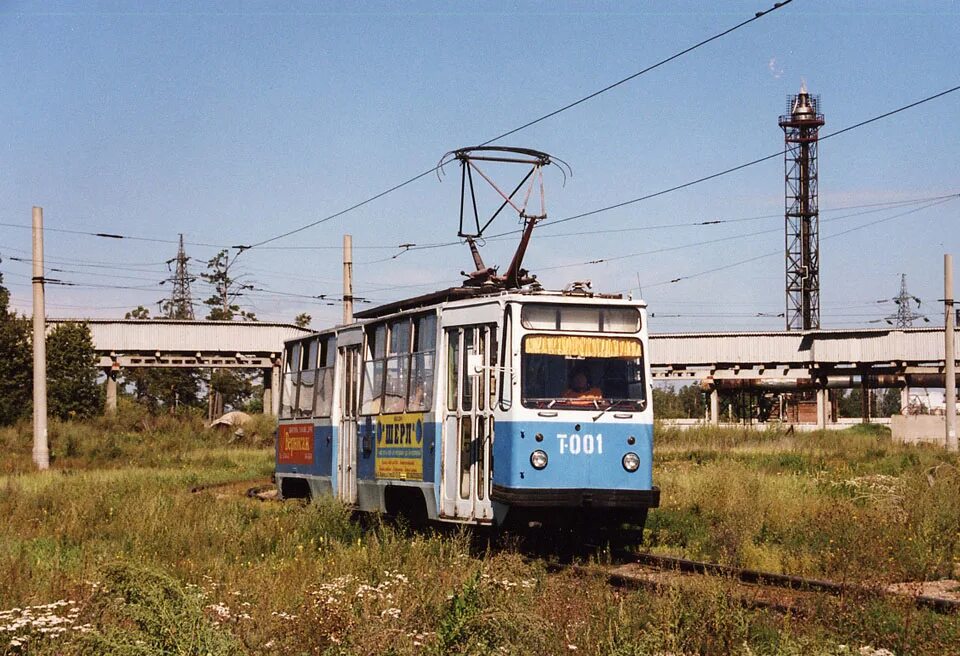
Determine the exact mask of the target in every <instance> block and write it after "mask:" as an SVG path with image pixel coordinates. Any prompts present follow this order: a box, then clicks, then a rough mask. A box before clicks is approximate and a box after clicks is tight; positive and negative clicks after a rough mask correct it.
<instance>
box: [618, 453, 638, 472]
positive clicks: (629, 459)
mask: <svg viewBox="0 0 960 656" xmlns="http://www.w3.org/2000/svg"><path fill="white" fill-rule="evenodd" d="M621 462H622V463H623V468H624V469H626V470H627V471H628V472H635V471H637V470H638V469H640V456H638V455H637V454H636V453H633V452H632V451H631V452H630V453H628V454H626V455H625V456H623V460H622V461H621Z"/></svg>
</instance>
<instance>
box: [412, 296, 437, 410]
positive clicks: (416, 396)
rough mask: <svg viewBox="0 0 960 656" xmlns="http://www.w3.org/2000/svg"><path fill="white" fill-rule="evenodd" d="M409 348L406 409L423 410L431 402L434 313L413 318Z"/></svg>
mask: <svg viewBox="0 0 960 656" xmlns="http://www.w3.org/2000/svg"><path fill="white" fill-rule="evenodd" d="M411 349H412V353H411V354H410V389H409V391H408V392H407V410H408V411H410V412H425V411H427V410H429V409H430V407H431V406H432V404H433V372H434V368H435V362H436V356H437V317H436V315H428V316H425V317H417V318H415V319H414V320H413V343H412V345H411Z"/></svg>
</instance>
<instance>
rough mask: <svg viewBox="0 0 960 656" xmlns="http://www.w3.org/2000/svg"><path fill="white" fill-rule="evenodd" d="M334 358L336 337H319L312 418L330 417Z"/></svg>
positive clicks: (335, 354)
mask: <svg viewBox="0 0 960 656" xmlns="http://www.w3.org/2000/svg"><path fill="white" fill-rule="evenodd" d="M336 356H337V343H336V337H334V336H333V335H326V336H324V337H321V338H320V353H319V359H318V360H317V363H318V368H317V375H316V379H317V382H316V389H317V399H316V402H315V405H314V408H313V413H314V416H317V417H329V416H330V408H331V406H332V404H333V367H334V363H335V362H336Z"/></svg>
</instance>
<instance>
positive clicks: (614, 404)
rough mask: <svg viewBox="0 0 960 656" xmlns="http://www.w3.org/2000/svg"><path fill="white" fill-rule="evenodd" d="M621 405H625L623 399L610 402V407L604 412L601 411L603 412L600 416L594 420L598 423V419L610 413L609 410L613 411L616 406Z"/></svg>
mask: <svg viewBox="0 0 960 656" xmlns="http://www.w3.org/2000/svg"><path fill="white" fill-rule="evenodd" d="M621 403H623V399H614V400H613V401H611V402H610V405H608V406H607V407H606V408H604V409H603V410H601V411H600V414H598V415H597V416H596V417H594V418H593V420H594V421H596V420H597V419H599V418H600V417H602V416H603V415H605V414H607V411H608V410H611V409H612V408H613V407H614V406H617V405H620V404H621Z"/></svg>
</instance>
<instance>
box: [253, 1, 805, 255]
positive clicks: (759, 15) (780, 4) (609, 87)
mask: <svg viewBox="0 0 960 656" xmlns="http://www.w3.org/2000/svg"><path fill="white" fill-rule="evenodd" d="M792 1H793V0H781V1H780V2H777V3H775V4H774V5H773V6H772V7H770V8H769V9H766V10H763V11H758V12H756V13H755V14H754V15H753V16H752V17H751V18H749V19H747V20H745V21H742V22H740V23H738V24H737V25H734V26H733V27H730V28H727V29H725V30H723V31H722V32H719V33H717V34H715V35H713V36H711V37H709V38H707V39H704V40H702V41H700V42H699V43H696V44H694V45H692V46H689V47H687V48H684V49H683V50H681V51H679V52H677V53H675V54H673V55H671V56H669V57H667V58H665V59H663V60H661V61H658V62H657V63H655V64H652V65H650V66H648V67H646V68H644V69H643V70H640V71H637V72H636V73H633V74H632V75H629V76H627V77H625V78H623V79H621V80H618V81H617V82H614V83H613V84H610V85H607V86H606V87H604V88H602V89H599V90H597V91H594V92H593V93H590V94H588V95H586V96H584V97H582V98H580V99H578V100H576V101H574V102H571V103H568V104H567V105H564V106H563V107H560V108H559V109H556V110H553V111H552V112H549V113H547V114H544V115H543V116H540V117H538V118H536V119H534V120H532V121H528V122H527V123H525V124H523V125H521V126H518V127H516V128H513V129H511V130H508V131H506V132H503V133H502V134H499V135H497V136H496V137H493V138H492V139H488V140H486V141H484V142H482V143H481V145H484V146H485V145H489V144H492V143H494V142H496V141H499V140H500V139H503V138H504V137H507V136H510V135H512V134H516V133H517V132H520V131H521V130H524V129H526V128H528V127H530V126H532V125H536V124H537V123H540V122H542V121H545V120H547V119H548V118H551V117H553V116H556V115H557V114H560V113H562V112H565V111H567V110H569V109H572V108H573V107H576V106H577V105H580V104H582V103H584V102H587V101H589V100H591V99H593V98H596V97H597V96H600V95H602V94H604V93H606V92H607V91H610V90H612V89H615V88H616V87H618V86H620V85H622V84H625V83H627V82H629V81H631V80H634V79H636V78H638V77H640V76H641V75H644V74H645V73H648V72H650V71H652V70H654V69H656V68H659V67H660V66H663V65H664V64H667V63H668V62H671V61H673V60H675V59H677V58H679V57H682V56H684V55H686V54H688V53H690V52H693V51H694V50H697V49H698V48H701V47H703V46H705V45H707V44H708V43H711V42H712V41H716V40H717V39H720V38H722V37H724V36H726V35H728V34H730V33H732V32H735V31H737V30H739V29H741V28H743V27H745V26H747V25H749V24H750V23H753V22H754V21H757V20H759V19H760V18H763V17H764V16H766V15H767V14H770V13H772V12H774V11H776V10H777V9H780V8H781V7H784V6H786V5H788V4H790V3H791V2H792ZM439 168H440V164H437V165H436V166H433V167H431V168H429V169H427V170H426V171H423V172H421V173H418V174H416V175H414V176H413V177H410V178H407V179H406V180H404V181H403V182H401V183H399V184H396V185H394V186H392V187H390V188H389V189H386V190H385V191H381V192H380V193H378V194H376V195H374V196H371V197H369V198H367V199H365V200H362V201H360V202H359V203H355V204H354V205H351V206H350V207H348V208H346V209H344V210H340V211H339V212H336V213H334V214H330V215H328V216H325V217H323V218H321V219H317V220H316V221H312V222H310V223H307V224H305V225H302V226H300V227H298V228H294V229H292V230H288V231H286V232H283V233H281V234H279V235H276V236H274V237H270V238H268V239H264V240H261V241H258V242H255V243H253V244H249V245H246V246H243V247H242V250H249V249H251V248H260V247H261V246H264V245H265V244H269V243H271V242H274V241H277V240H279V239H283V238H285V237H289V236H291V235H295V234H297V233H299V232H303V231H304V230H308V229H310V228H313V227H315V226H318V225H320V224H322V223H326V222H327V221H331V220H333V219H335V218H337V217H340V216H343V215H344V214H347V213H348V212H352V211H353V210H356V209H359V208H361V207H363V206H364V205H367V204H369V203H372V202H373V201H375V200H378V199H380V198H383V197H384V196H386V195H387V194H390V193H393V192H394V191H397V190H399V189H402V188H403V187H406V186H407V185H410V184H412V183H414V182H416V181H417V180H420V179H421V178H424V177H426V176H428V175H430V174H431V173H434V172H436V171H437V170H438V169H439Z"/></svg>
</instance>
